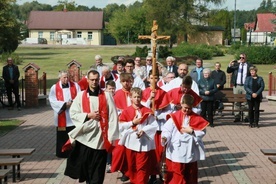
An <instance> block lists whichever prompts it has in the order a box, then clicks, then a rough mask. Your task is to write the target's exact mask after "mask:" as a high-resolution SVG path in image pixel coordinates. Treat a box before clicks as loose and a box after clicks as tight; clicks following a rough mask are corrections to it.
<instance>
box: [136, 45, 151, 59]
mask: <svg viewBox="0 0 276 184" xmlns="http://www.w3.org/2000/svg"><path fill="white" fill-rule="evenodd" d="M149 50H150V49H149V48H148V47H147V46H144V47H143V48H141V47H138V46H137V47H136V49H135V53H134V54H133V55H132V56H133V57H136V56H137V57H147V56H148V51H149Z"/></svg>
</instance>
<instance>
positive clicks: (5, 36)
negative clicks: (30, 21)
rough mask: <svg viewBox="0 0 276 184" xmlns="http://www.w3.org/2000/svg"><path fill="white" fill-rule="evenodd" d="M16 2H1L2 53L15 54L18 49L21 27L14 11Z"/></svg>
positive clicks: (12, 0) (0, 44)
mask: <svg viewBox="0 0 276 184" xmlns="http://www.w3.org/2000/svg"><path fill="white" fill-rule="evenodd" d="M14 2H15V1H14V0H1V1H0V7H1V9H0V51H4V52H9V53H11V52H13V51H15V50H16V48H17V47H18V42H19V39H20V26H21V24H20V23H19V22H18V21H17V19H16V17H15V14H14V13H13V11H12V4H13V3H14Z"/></svg>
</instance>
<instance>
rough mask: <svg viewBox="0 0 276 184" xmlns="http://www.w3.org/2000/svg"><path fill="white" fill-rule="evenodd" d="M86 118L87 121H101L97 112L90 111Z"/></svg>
mask: <svg viewBox="0 0 276 184" xmlns="http://www.w3.org/2000/svg"><path fill="white" fill-rule="evenodd" d="M87 117H88V118H89V119H93V120H96V121H100V119H101V115H100V113H99V111H92V112H90V113H88V114H87Z"/></svg>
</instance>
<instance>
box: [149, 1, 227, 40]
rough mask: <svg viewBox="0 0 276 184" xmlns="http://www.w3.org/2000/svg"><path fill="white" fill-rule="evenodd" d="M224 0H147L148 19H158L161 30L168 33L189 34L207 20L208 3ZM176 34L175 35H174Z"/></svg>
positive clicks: (219, 2)
mask: <svg viewBox="0 0 276 184" xmlns="http://www.w3.org/2000/svg"><path fill="white" fill-rule="evenodd" d="M223 1H224V0H201V1H200V0H167V1H163V0H145V1H144V3H145V6H146V8H147V19H148V20H153V19H154V20H157V21H158V24H159V27H160V28H161V31H164V33H166V34H171V35H172V37H175V36H176V35H184V41H186V42H187V40H188V37H187V35H188V34H189V33H191V32H194V31H196V27H197V26H198V25H205V24H206V22H207V15H208V14H207V12H208V9H207V7H208V4H210V3H213V4H215V5H219V4H221V3H222V2H223ZM174 35H175V36H174Z"/></svg>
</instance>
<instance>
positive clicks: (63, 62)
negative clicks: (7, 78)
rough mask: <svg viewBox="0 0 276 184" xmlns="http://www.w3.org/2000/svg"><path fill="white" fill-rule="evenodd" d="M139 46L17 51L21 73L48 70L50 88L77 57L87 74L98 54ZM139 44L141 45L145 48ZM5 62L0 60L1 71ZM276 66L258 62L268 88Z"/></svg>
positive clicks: (128, 51) (209, 62)
mask: <svg viewBox="0 0 276 184" xmlns="http://www.w3.org/2000/svg"><path fill="white" fill-rule="evenodd" d="M136 46H139V45H125V46H51V45H29V46H19V47H18V49H17V50H16V53H17V54H19V55H20V56H21V57H22V58H23V60H24V62H23V63H22V64H21V65H19V69H20V72H21V76H23V75H24V72H23V70H22V68H23V67H25V66H26V65H27V64H28V63H35V64H36V65H38V66H39V67H40V70H39V71H38V72H39V73H38V75H39V77H40V76H42V73H43V72H46V73H47V79H48V81H47V88H50V86H52V85H53V84H54V83H56V81H57V78H58V77H57V76H58V71H60V70H67V69H68V67H67V64H68V63H69V62H70V61H72V60H73V59H75V60H76V61H78V62H79V63H80V64H81V65H82V66H81V71H82V72H83V73H86V71H87V70H88V69H89V68H90V66H91V65H92V64H94V57H95V55H97V54H99V55H101V56H102V57H103V62H104V63H112V61H111V57H112V56H116V55H132V54H133V53H134V52H135V47H136ZM143 46H144V45H140V46H139V47H143ZM233 59H234V56H232V55H225V56H223V57H214V58H213V59H212V60H204V66H205V67H210V68H211V69H214V67H213V66H214V63H215V62H217V61H219V62H221V64H222V70H224V71H226V68H227V66H228V63H229V62H230V61H231V60H233ZM5 64H6V63H0V72H1V73H2V67H3V65H5ZM274 66H275V65H257V67H258V69H259V71H258V74H259V75H260V76H262V77H263V78H264V80H265V84H266V89H268V73H269V72H273V71H274Z"/></svg>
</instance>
